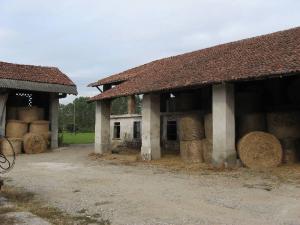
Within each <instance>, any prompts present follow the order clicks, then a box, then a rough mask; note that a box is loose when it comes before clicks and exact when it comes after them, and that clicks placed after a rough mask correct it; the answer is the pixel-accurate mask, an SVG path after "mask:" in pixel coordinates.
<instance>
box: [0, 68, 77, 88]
mask: <svg viewBox="0 0 300 225" xmlns="http://www.w3.org/2000/svg"><path fill="white" fill-rule="evenodd" d="M0 79H11V80H21V81H32V82H39V83H48V84H61V85H71V86H75V84H74V83H73V82H72V80H71V79H70V78H69V77H68V76H67V75H66V74H64V73H62V72H61V71H60V70H59V69H58V68H55V67H44V66H32V65H21V64H13V63H7V62H0Z"/></svg>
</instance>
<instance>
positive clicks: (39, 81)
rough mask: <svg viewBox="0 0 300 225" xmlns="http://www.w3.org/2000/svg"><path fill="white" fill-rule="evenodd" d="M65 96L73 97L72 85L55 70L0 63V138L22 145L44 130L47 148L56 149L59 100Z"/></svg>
mask: <svg viewBox="0 0 300 225" xmlns="http://www.w3.org/2000/svg"><path fill="white" fill-rule="evenodd" d="M68 94H72V95H77V88H76V85H75V84H74V83H73V82H72V80H71V79H70V78H69V77H68V76H67V75H66V74H64V73H62V72H61V71H60V70H59V69H58V68H55V67H44V66H33V65H21V64H14V63H7V62H0V119H1V120H0V121H1V123H0V132H1V133H0V134H1V135H2V136H7V137H8V138H12V139H14V140H15V139H16V138H18V140H20V141H22V136H23V135H24V134H26V133H28V132H33V131H34V130H36V131H38V132H39V128H38V127H41V125H43V126H44V127H46V128H44V129H46V130H47V126H48V127H49V132H48V135H47V134H46V136H48V137H46V139H47V142H48V143H47V144H48V145H49V147H51V148H57V147H58V112H59V99H61V98H65V97H66V96H67V95H68ZM34 123H35V127H37V128H38V129H37V128H34V127H32V126H33V124H34Z"/></svg>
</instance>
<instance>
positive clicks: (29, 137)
mask: <svg viewBox="0 0 300 225" xmlns="http://www.w3.org/2000/svg"><path fill="white" fill-rule="evenodd" d="M23 140H24V151H25V153H27V154H35V153H42V152H45V151H46V150H47V143H46V141H45V139H44V137H43V136H42V135H40V134H35V133H27V134H26V135H25V136H24V139H23Z"/></svg>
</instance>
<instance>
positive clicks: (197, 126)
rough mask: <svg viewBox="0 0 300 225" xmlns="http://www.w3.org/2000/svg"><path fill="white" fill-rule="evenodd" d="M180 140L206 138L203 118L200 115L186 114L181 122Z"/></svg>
mask: <svg viewBox="0 0 300 225" xmlns="http://www.w3.org/2000/svg"><path fill="white" fill-rule="evenodd" d="M179 129H180V131H179V134H180V135H179V136H180V141H193V140H200V139H203V138H204V124H203V118H202V117H201V116H200V115H197V114H192V115H185V116H183V117H182V118H181V119H180V122H179Z"/></svg>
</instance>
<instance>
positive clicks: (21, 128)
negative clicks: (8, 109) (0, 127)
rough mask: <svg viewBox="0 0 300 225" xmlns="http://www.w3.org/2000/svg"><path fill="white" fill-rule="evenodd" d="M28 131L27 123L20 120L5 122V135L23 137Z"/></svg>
mask: <svg viewBox="0 0 300 225" xmlns="http://www.w3.org/2000/svg"><path fill="white" fill-rule="evenodd" d="M27 131H28V124H27V123H26V122H24V121H21V120H8V121H7V122H6V137H9V138H23V136H24V135H25V134H26V133H27Z"/></svg>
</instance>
